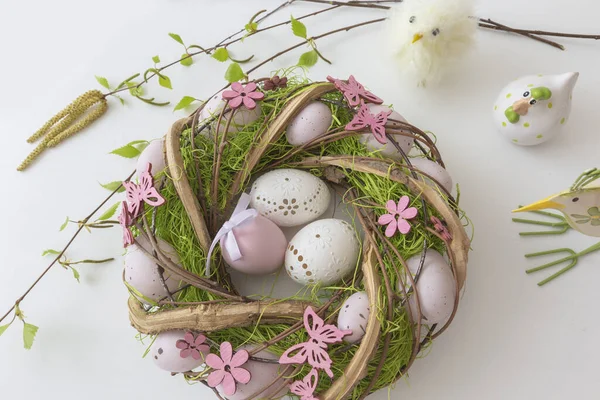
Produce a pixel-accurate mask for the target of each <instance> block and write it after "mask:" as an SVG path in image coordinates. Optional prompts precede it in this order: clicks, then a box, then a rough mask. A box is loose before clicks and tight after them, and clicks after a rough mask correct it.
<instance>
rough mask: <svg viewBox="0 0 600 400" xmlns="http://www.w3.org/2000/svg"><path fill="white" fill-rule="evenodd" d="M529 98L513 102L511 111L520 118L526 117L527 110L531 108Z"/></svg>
mask: <svg viewBox="0 0 600 400" xmlns="http://www.w3.org/2000/svg"><path fill="white" fill-rule="evenodd" d="M529 100H531V97H527V98H523V99H519V100H517V101H515V102H514V103H513V105H512V107H513V111H514V112H516V113H517V114H519V115H520V116H521V117H523V116H525V115H527V113H528V112H529V109H530V108H531V104H530V103H529Z"/></svg>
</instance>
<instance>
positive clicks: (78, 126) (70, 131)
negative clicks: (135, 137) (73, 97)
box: [47, 99, 108, 147]
mask: <svg viewBox="0 0 600 400" xmlns="http://www.w3.org/2000/svg"><path fill="white" fill-rule="evenodd" d="M106 110H108V103H107V102H106V99H101V100H99V103H98V104H97V106H96V107H95V108H94V109H92V111H91V112H90V113H89V114H87V115H86V116H84V117H83V118H82V119H81V120H79V121H77V123H75V124H73V125H71V126H70V127H69V128H67V129H66V130H65V131H63V132H62V133H60V134H58V135H57V136H56V137H54V138H53V139H52V140H50V141H49V142H48V145H47V146H48V147H54V146H56V145H58V144H60V143H61V142H62V141H64V140H65V139H68V138H70V137H71V136H73V135H74V134H76V133H77V132H79V131H81V130H82V129H85V128H86V127H88V126H90V125H91V124H92V123H93V122H94V121H95V120H97V119H98V118H100V117H101V116H102V115H104V113H105V112H106Z"/></svg>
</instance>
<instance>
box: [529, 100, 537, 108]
mask: <svg viewBox="0 0 600 400" xmlns="http://www.w3.org/2000/svg"><path fill="white" fill-rule="evenodd" d="M535 103H537V100H536V99H531V100H529V104H531V105H532V106H533V105H535Z"/></svg>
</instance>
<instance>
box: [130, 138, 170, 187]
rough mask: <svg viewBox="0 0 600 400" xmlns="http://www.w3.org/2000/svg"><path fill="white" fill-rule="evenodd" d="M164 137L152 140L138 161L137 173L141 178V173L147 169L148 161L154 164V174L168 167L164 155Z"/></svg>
mask: <svg viewBox="0 0 600 400" xmlns="http://www.w3.org/2000/svg"><path fill="white" fill-rule="evenodd" d="M164 144H165V140H164V139H157V140H153V141H151V142H150V143H149V144H148V146H146V148H145V149H144V150H143V151H142V153H141V154H140V156H139V157H138V160H137V163H136V169H135V174H136V176H137V177H138V178H139V177H140V175H141V173H142V172H144V171H145V170H146V166H147V165H148V163H150V164H152V170H151V172H152V175H154V176H156V175H157V174H158V173H159V172H161V171H162V170H164V169H165V168H166V167H167V162H166V161H165V156H164V151H163V149H164Z"/></svg>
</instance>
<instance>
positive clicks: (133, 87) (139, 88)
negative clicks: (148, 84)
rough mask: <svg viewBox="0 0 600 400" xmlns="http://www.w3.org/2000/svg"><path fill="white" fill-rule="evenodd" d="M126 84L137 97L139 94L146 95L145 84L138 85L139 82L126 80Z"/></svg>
mask: <svg viewBox="0 0 600 400" xmlns="http://www.w3.org/2000/svg"><path fill="white" fill-rule="evenodd" d="M125 84H126V85H127V87H128V88H129V93H131V95H132V96H135V97H137V96H143V95H144V88H143V86H138V83H137V82H126V83H125Z"/></svg>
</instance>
